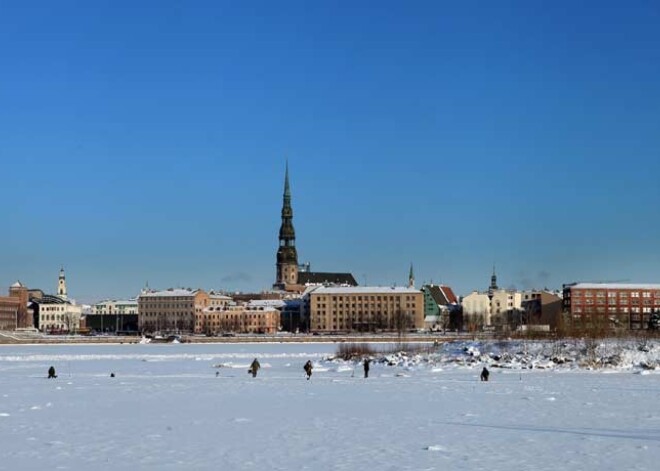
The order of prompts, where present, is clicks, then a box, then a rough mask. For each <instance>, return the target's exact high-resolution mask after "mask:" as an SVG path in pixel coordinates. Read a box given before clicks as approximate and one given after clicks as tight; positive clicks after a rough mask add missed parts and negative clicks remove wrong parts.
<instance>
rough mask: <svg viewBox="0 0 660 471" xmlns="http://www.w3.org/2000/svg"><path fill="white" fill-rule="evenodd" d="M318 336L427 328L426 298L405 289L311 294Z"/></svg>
mask: <svg viewBox="0 0 660 471" xmlns="http://www.w3.org/2000/svg"><path fill="white" fill-rule="evenodd" d="M309 310H310V324H311V330H312V331H314V332H333V331H334V332H350V331H375V330H387V331H404V330H408V329H422V328H423V327H424V294H423V293H422V292H421V291H419V290H416V289H414V288H401V287H391V288H382V287H373V286H362V287H320V288H317V289H315V290H313V291H312V292H311V293H310V294H309Z"/></svg>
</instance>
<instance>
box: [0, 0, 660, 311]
mask: <svg viewBox="0 0 660 471" xmlns="http://www.w3.org/2000/svg"><path fill="white" fill-rule="evenodd" d="M657 19H658V9H657V7H655V6H653V5H649V4H645V3H643V2H632V3H629V4H626V7H625V8H619V7H617V6H616V4H614V3H607V2H599V3H598V9H593V8H591V7H590V6H589V5H587V4H585V5H581V6H577V5H571V6H570V8H568V7H565V6H562V5H543V7H542V8H540V7H538V6H534V7H532V6H528V5H527V4H526V3H524V2H521V3H519V4H515V5H513V6H509V7H506V8H505V7H496V6H492V5H490V6H488V5H486V6H484V5H482V6H475V5H472V6H458V5H436V4H435V3H433V2H431V3H421V4H419V5H416V6H414V7H411V6H404V5H402V4H397V3H385V4H382V7H381V8H379V9H374V8H369V7H368V6H366V5H365V4H360V5H351V6H348V5H346V6H341V5H335V6H332V7H330V6H324V5H304V6H303V4H292V3H289V4H283V5H277V6H275V5H271V4H268V3H263V4H260V3H256V4H254V5H250V6H248V5H221V6H218V5H215V4H213V3H202V4H200V6H198V7H197V8H194V9H193V8H186V9H183V8H177V7H176V6H175V5H174V4H173V3H169V2H164V3H163V4H162V5H161V6H160V7H159V8H158V9H155V8H154V9H150V8H148V7H142V8H137V7H129V6H121V5H113V6H104V7H103V6H98V5H96V6H94V7H92V6H80V5H78V6H76V5H72V4H68V3H58V4H57V5H54V4H50V3H47V2H46V3H43V4H42V5H41V7H40V8H36V7H34V6H25V5H13V6H8V7H5V8H4V9H3V15H2V17H0V39H2V43H3V44H5V45H6V46H7V47H5V48H4V49H3V50H2V52H0V53H1V54H2V58H3V63H4V64H5V69H6V73H3V77H2V78H0V84H1V85H2V86H0V102H1V103H2V111H0V142H2V144H0V158H1V159H2V169H3V175H4V176H5V178H4V181H3V185H1V186H0V198H2V201H4V202H5V212H4V214H5V218H3V219H4V220H5V224H4V227H3V229H4V230H3V231H1V233H0V279H1V280H2V282H3V283H4V284H5V285H6V286H9V285H10V284H11V283H13V282H14V281H16V279H20V280H21V281H23V282H24V283H25V284H26V285H27V286H28V287H30V288H41V289H43V290H45V291H48V292H55V291H56V288H57V273H58V271H59V269H60V267H61V266H64V268H65V270H66V273H67V280H68V286H69V294H70V296H71V297H72V298H75V299H77V300H79V301H81V302H93V301H98V300H100V299H104V298H112V297H116V298H121V297H128V296H134V295H137V294H138V291H139V289H140V288H142V287H143V286H144V284H145V282H147V281H148V282H149V283H150V285H151V286H154V287H159V288H167V287H171V286H173V287H176V286H185V287H188V286H189V287H193V288H195V287H202V288H205V289H226V290H231V291H234V290H243V291H249V290H263V289H268V288H269V287H270V286H271V285H272V284H273V281H274V279H273V278H274V277H273V273H274V261H273V253H274V252H275V250H276V248H277V242H278V241H277V230H278V227H279V225H280V209H281V193H282V188H281V184H282V177H283V173H284V165H285V161H286V159H288V161H289V166H290V173H291V175H290V176H291V190H292V197H293V200H292V201H293V203H292V204H293V210H294V213H295V228H296V236H297V239H296V246H297V249H298V256H299V261H300V262H301V263H304V262H307V261H309V262H311V264H312V269H323V270H327V271H350V272H351V273H352V274H353V275H354V276H355V278H356V280H357V281H358V283H360V284H365V281H366V284H370V285H391V284H393V283H396V284H397V285H399V286H405V285H406V283H407V275H408V268H409V265H410V263H411V262H412V263H413V264H414V267H415V275H416V279H417V285H418V286H420V285H421V284H422V283H423V282H430V281H433V282H435V283H445V284H448V285H450V286H451V287H452V288H454V290H455V291H456V293H457V294H467V293H469V292H470V291H471V290H473V289H480V290H485V289H487V287H488V282H489V278H490V274H491V270H492V266H493V264H495V265H496V266H497V272H498V281H499V282H500V284H501V286H503V287H509V286H516V287H517V288H519V289H524V288H543V287H548V288H559V287H560V286H561V284H562V283H568V282H573V281H599V280H608V281H609V280H628V281H630V282H654V281H657V280H658V268H657V267H658V266H659V264H660V251H658V243H657V234H658V232H660V221H658V220H657V218H654V213H653V209H654V206H655V204H657V203H658V202H660V186H659V185H658V184H657V182H656V175H658V174H659V173H660V158H659V155H658V154H659V151H660V137H658V135H657V123H658V122H660V111H659V110H660V85H659V84H658V82H657V80H656V79H657V77H658V76H660V60H658V59H660V57H658V55H659V54H660V53H659V52H658V51H660V47H659V46H660V32H658V31H656V29H657V28H655V26H656V24H657ZM604 50H606V51H607V53H606V54H605V53H603V52H602V51H604Z"/></svg>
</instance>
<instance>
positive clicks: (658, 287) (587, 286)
mask: <svg viewBox="0 0 660 471" xmlns="http://www.w3.org/2000/svg"><path fill="white" fill-rule="evenodd" d="M566 287H567V288H577V289H649V290H660V283H575V284H574V285H567V286H566Z"/></svg>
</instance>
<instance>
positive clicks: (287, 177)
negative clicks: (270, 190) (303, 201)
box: [284, 160, 291, 206]
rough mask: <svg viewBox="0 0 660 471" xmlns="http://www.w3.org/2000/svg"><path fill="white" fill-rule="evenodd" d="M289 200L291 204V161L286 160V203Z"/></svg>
mask: <svg viewBox="0 0 660 471" xmlns="http://www.w3.org/2000/svg"><path fill="white" fill-rule="evenodd" d="M287 200H288V202H289V206H290V205H291V186H290V185H289V161H288V160H287V161H286V171H285V173H284V204H286V202H287Z"/></svg>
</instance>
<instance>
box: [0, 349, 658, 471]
mask: <svg viewBox="0 0 660 471" xmlns="http://www.w3.org/2000/svg"><path fill="white" fill-rule="evenodd" d="M466 347H468V348H467V349H466ZM535 348H536V347H534V346H531V347H529V349H528V350H529V351H525V352H524V355H520V356H516V355H515V354H513V355H510V357H509V358H508V359H503V358H502V352H500V351H498V350H497V348H496V347H492V346H487V345H481V344H475V343H470V344H453V345H450V346H447V347H441V348H440V349H439V350H438V351H437V352H436V353H430V354H425V353H423V354H419V355H396V354H395V355H389V356H388V357H387V361H385V359H384V358H383V359H382V361H381V359H380V358H376V359H375V361H374V362H373V363H372V364H371V369H370V372H369V378H368V379H364V378H363V371H362V366H361V365H360V364H359V363H357V362H346V361H340V360H330V359H328V357H330V356H332V355H333V354H334V353H335V350H336V345H334V344H222V345H220V344H216V345H191V344H179V345H85V346H82V345H81V346H72V345H44V346H14V345H11V346H9V345H7V346H2V347H0V399H1V401H0V454H1V456H2V458H1V459H0V469H3V470H32V469H34V470H37V469H66V470H90V469H94V470H96V469H154V470H183V469H185V470H192V469H194V470H205V469H246V470H266V469H280V470H285V469H286V470H291V469H309V470H325V469H327V470H331V469H343V470H353V469H379V470H401V469H410V470H450V469H451V470H480V469H483V470H489V471H490V470H514V469H534V470H557V469H570V470H578V469H579V470H599V471H600V470H606V469H626V470H654V469H657V467H658V462H660V407H659V404H660V371H658V370H656V369H654V368H649V367H641V366H640V365H641V364H642V363H646V364H648V363H651V364H653V361H654V360H653V358H651V359H649V358H648V355H651V356H653V355H655V353H654V352H655V350H653V349H651V350H652V351H650V352H642V353H645V354H646V355H647V356H646V357H644V358H643V359H640V358H637V357H634V358H632V359H630V361H629V363H630V364H628V363H626V361H627V360H626V361H623V363H622V365H620V366H619V367H611V368H605V369H601V368H599V369H594V370H587V369H585V368H582V367H581V368H577V367H576V366H575V365H576V363H579V361H569V362H566V363H561V364H554V363H553V365H550V367H548V364H547V361H546V360H543V361H541V359H544V358H545V356H544V355H542V353H541V352H540V350H539V349H540V348H541V347H538V348H537V349H536V350H534V349H535ZM616 353H617V355H618V356H619V357H620V358H624V359H625V358H629V357H630V355H632V354H629V353H626V352H616ZM570 354H571V353H570V352H566V356H568V357H570ZM635 355H636V354H635ZM255 357H256V358H258V359H259V361H260V362H261V366H262V368H261V370H260V371H259V375H258V377H257V378H252V377H251V375H248V374H247V369H248V367H249V364H250V363H251V361H252V360H253V359H254V358H255ZM495 357H497V358H498V359H497V360H496V359H495ZM307 359H311V360H312V362H313V363H314V374H313V376H312V378H311V380H310V381H306V380H305V373H304V371H303V365H304V363H305V361H306V360H307ZM505 360H506V361H505ZM537 360H538V361H537ZM576 360H578V359H576ZM535 361H537V363H534V362H535ZM543 362H545V363H543ZM635 362H637V363H635ZM388 363H389V364H388ZM495 363H501V364H502V365H501V366H502V367H501V368H499V367H495V366H493V365H494V364H495ZM539 364H542V365H543V366H542V368H543V369H539V368H536V367H534V365H537V366H538V365H539ZM50 365H53V366H55V368H56V370H57V374H58V378H57V379H51V380H48V379H46V373H47V370H48V367H49V366H50ZM484 365H489V369H490V372H491V375H490V381H489V382H487V383H485V382H480V381H479V373H480V371H481V368H482V367H483V366H484ZM530 365H531V367H530ZM216 372H218V373H219V374H218V375H217V376H216ZM111 373H115V377H114V378H111V377H110V374H111ZM637 373H642V374H637Z"/></svg>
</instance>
